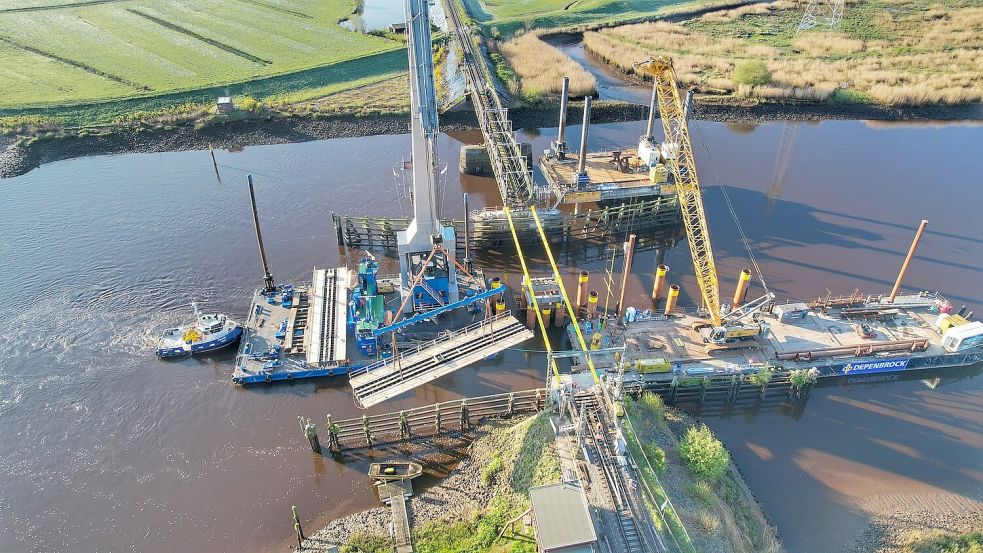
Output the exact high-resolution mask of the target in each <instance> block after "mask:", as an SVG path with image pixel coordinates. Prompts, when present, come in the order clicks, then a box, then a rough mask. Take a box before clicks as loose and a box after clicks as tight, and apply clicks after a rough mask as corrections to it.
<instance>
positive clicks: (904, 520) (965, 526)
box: [853, 506, 983, 553]
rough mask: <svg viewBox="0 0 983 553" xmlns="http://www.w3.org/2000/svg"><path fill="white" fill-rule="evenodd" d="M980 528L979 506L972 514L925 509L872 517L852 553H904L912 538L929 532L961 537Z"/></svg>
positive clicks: (982, 509) (981, 513) (981, 514)
mask: <svg viewBox="0 0 983 553" xmlns="http://www.w3.org/2000/svg"><path fill="white" fill-rule="evenodd" d="M981 528H983V506H981V507H980V508H978V509H977V510H975V511H971V512H965V513H962V514H954V513H951V512H947V511H945V510H939V509H925V510H919V511H906V512H898V513H895V514H893V515H890V516H875V517H874V518H873V519H872V520H871V522H870V525H869V526H868V527H867V530H865V531H864V533H863V534H862V535H861V536H860V538H859V539H858V540H857V543H856V544H855V545H854V547H853V553H905V552H906V551H910V549H906V548H905V545H906V544H907V543H908V542H909V540H910V539H911V537H912V536H913V535H926V534H930V533H933V532H944V533H946V534H962V533H964V532H972V531H977V532H978V531H980V529H981Z"/></svg>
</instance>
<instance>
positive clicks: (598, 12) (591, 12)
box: [461, 0, 735, 39]
mask: <svg viewBox="0 0 983 553" xmlns="http://www.w3.org/2000/svg"><path fill="white" fill-rule="evenodd" d="M461 1H462V2H463V3H464V6H465V8H466V9H467V12H468V15H469V16H470V18H471V19H472V20H473V21H474V22H475V23H477V24H479V25H480V26H481V27H482V29H484V31H485V34H486V35H487V36H490V37H493V38H496V39H498V38H502V37H510V36H512V35H514V34H516V33H517V31H523V30H524V31H531V30H533V29H558V28H574V27H597V26H602V25H614V24H617V23H623V22H630V21H642V20H648V19H654V18H656V17H660V16H665V15H670V14H673V13H676V12H679V11H688V10H696V9H701V8H705V7H711V6H714V5H721V4H724V3H728V4H734V3H735V2H734V0H730V1H729V2H725V1H724V0H656V1H652V0H531V1H530V0H461Z"/></svg>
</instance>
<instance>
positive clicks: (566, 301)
mask: <svg viewBox="0 0 983 553" xmlns="http://www.w3.org/2000/svg"><path fill="white" fill-rule="evenodd" d="M529 212H530V213H532V218H533V220H534V221H536V230H538V231H539V237H540V238H541V239H542V241H543V249H544V250H546V258H547V259H549V262H550V267H552V269H553V277H554V278H556V285H557V286H559V288H560V296H561V297H562V298H563V305H565V306H566V308H567V312H568V313H570V322H571V324H573V328H574V331H576V333H577V341H578V342H579V343H580V349H582V350H583V351H584V356H585V357H587V367H588V368H590V374H591V376H593V377H594V383H595V384H600V382H601V379H600V377H598V376H597V369H596V368H594V360H593V359H592V358H591V355H590V348H588V347H587V342H586V341H585V340H584V334H583V332H581V330H580V321H578V320H577V312H576V310H575V309H574V307H573V304H571V303H570V296H568V295H567V289H566V287H565V286H563V277H561V276H560V270H559V269H558V268H557V266H556V260H554V259H553V250H552V249H550V242H549V240H547V239H546V232H545V231H543V224H542V222H540V220H539V214H538V213H536V206H529ZM509 224H510V225H511V224H512V220H511V219H509ZM512 232H513V236H515V227H513V229H512ZM518 245H519V242H518V239H516V247H518ZM519 259H522V254H521V253H520V254H519ZM523 267H525V261H523Z"/></svg>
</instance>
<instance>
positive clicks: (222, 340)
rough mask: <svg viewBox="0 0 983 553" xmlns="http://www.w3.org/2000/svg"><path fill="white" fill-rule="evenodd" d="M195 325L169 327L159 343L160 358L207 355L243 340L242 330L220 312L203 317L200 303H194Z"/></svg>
mask: <svg viewBox="0 0 983 553" xmlns="http://www.w3.org/2000/svg"><path fill="white" fill-rule="evenodd" d="M191 308H192V309H193V310H194V312H195V324H193V325H184V326H179V327H177V328H168V329H167V330H165V331H164V332H162V333H161V335H160V339H158V340H157V357H160V358H161V359H169V358H172V357H183V356H186V355H193V354H195V353H206V352H209V351H215V350H218V349H222V348H225V347H228V346H231V345H233V344H235V343H237V342H238V341H239V338H240V337H242V327H241V326H239V323H237V322H235V321H234V320H232V319H231V318H229V317H227V316H225V315H222V314H219V313H206V314H202V313H201V311H200V310H199V309H198V304H197V303H195V302H191Z"/></svg>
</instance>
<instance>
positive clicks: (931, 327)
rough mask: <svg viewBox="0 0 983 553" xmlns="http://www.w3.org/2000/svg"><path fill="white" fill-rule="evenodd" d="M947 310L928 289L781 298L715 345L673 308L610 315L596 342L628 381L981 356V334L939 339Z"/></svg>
mask: <svg viewBox="0 0 983 553" xmlns="http://www.w3.org/2000/svg"><path fill="white" fill-rule="evenodd" d="M949 310H951V304H949V303H948V302H947V301H946V300H945V298H943V297H942V296H941V295H940V294H938V293H929V292H922V293H919V294H912V295H907V296H898V297H897V298H896V300H895V301H894V302H893V303H887V302H885V301H884V300H883V299H881V298H863V297H859V296H851V297H848V298H838V299H835V300H815V301H812V302H802V303H795V304H793V303H789V304H785V305H781V304H779V305H774V306H772V308H771V309H770V310H769V312H762V313H759V314H757V315H756V318H757V320H758V322H759V323H760V324H761V326H762V332H761V334H759V335H758V336H753V337H749V338H748V339H746V340H745V341H743V342H740V343H737V344H731V346H732V349H726V350H718V351H708V348H707V344H706V343H704V341H703V339H702V338H701V336H700V335H699V334H698V333H697V332H696V331H694V330H692V329H691V327H692V325H693V324H694V323H697V322H700V321H705V318H702V317H699V316H697V314H696V313H688V312H679V311H677V312H674V313H672V314H671V315H670V316H668V317H666V316H664V315H645V316H640V317H638V318H637V319H636V320H635V321H634V322H630V323H627V324H614V323H609V324H607V325H606V327H605V328H604V330H603V331H601V335H602V336H601V338H600V339H599V340H597V343H598V347H599V349H601V350H603V349H607V348H615V349H618V348H621V349H622V350H623V351H624V354H623V355H624V360H625V363H624V368H625V372H624V379H625V382H632V381H636V382H638V381H641V382H642V383H645V382H659V381H667V380H672V379H674V378H678V377H704V376H733V375H741V374H750V373H755V372H758V371H760V370H762V369H764V368H766V367H767V368H770V369H773V370H784V371H793V370H799V369H803V370H806V371H811V372H812V374H813V376H815V377H816V378H817V379H820V378H832V377H844V376H851V375H862V374H874V373H900V372H905V371H913V370H919V369H931V368H948V367H959V366H967V365H972V364H975V363H979V362H981V361H983V344H981V343H980V342H976V343H975V344H973V343H972V342H967V343H965V344H963V347H960V348H958V349H955V350H954V349H953V348H952V347H943V336H944V335H945V331H946V330H948V329H949V328H951V327H949V326H948V325H949V324H951V320H952V319H953V318H958V315H949V314H947V312H948V311H949ZM591 330H592V331H593V332H597V330H596V328H592V329H591ZM569 331H570V332H572V327H571V329H570V330H569ZM588 334H589V335H591V334H592V332H590V331H589V332H588ZM573 343H576V341H574V342H573ZM616 355H617V356H620V355H621V354H620V352H617V351H616V352H611V351H598V352H597V353H596V354H593V355H592V358H593V360H594V363H595V366H596V367H597V368H599V369H605V370H615V369H616V367H617V364H616Z"/></svg>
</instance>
